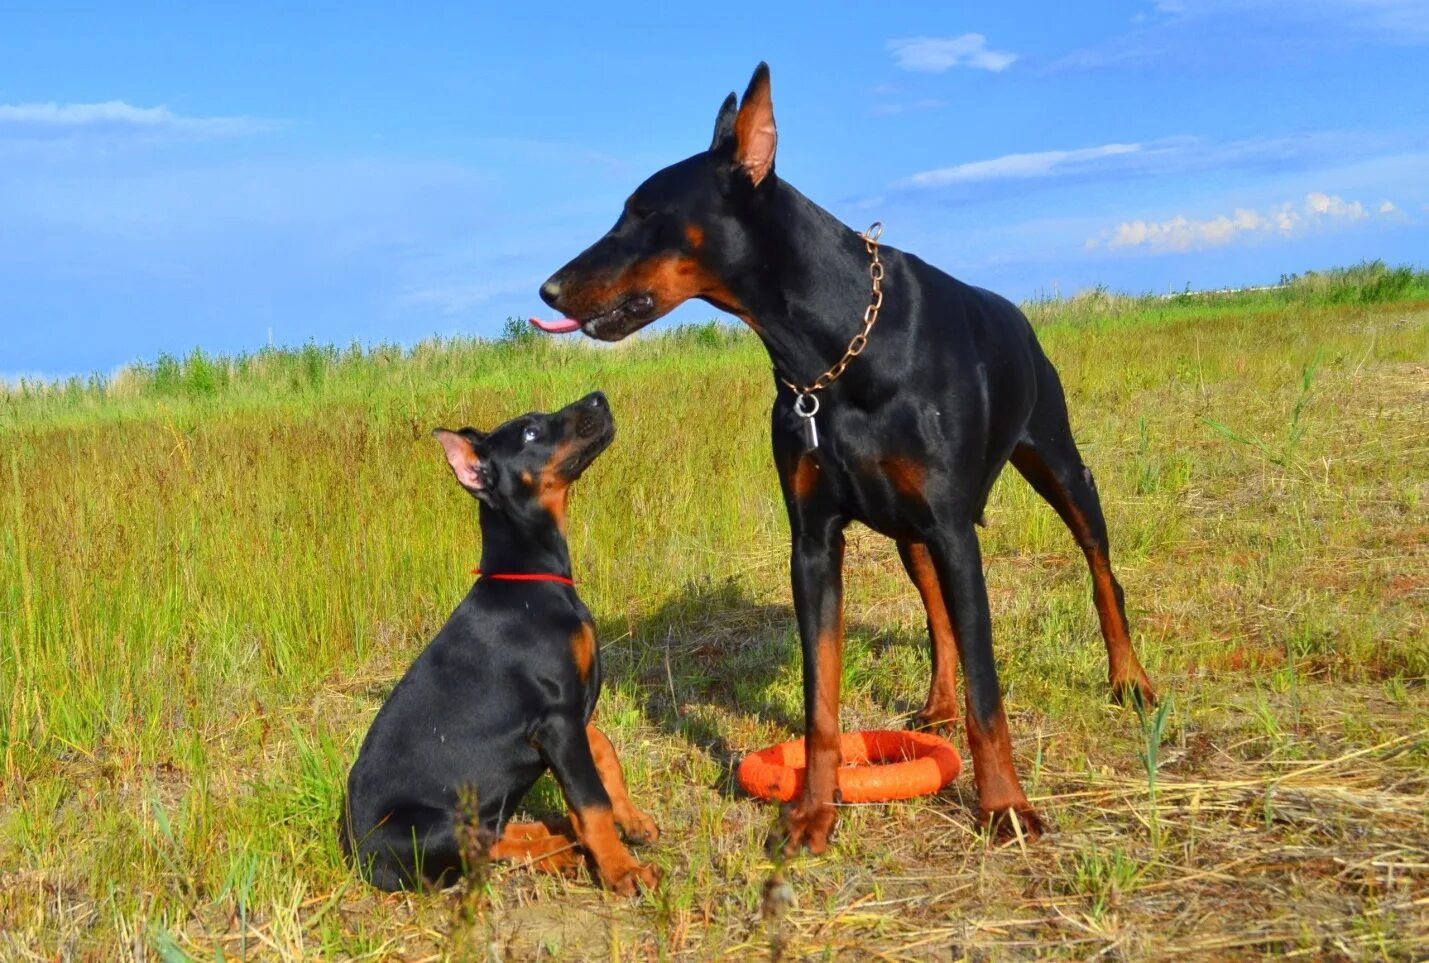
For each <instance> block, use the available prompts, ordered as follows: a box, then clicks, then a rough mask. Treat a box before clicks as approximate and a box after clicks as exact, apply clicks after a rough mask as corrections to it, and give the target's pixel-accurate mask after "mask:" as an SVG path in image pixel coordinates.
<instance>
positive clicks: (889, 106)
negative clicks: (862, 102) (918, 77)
mask: <svg viewBox="0 0 1429 963" xmlns="http://www.w3.org/2000/svg"><path fill="white" fill-rule="evenodd" d="M946 106H948V102H947V101H946V100H939V99H938V98H936V97H924V98H923V99H922V100H911V101H888V102H887V103H882V104H874V105H873V113H874V114H875V115H877V116H880V117H889V116H892V115H893V114H906V113H908V112H910V111H914V110H937V109H938V108H939V107H946Z"/></svg>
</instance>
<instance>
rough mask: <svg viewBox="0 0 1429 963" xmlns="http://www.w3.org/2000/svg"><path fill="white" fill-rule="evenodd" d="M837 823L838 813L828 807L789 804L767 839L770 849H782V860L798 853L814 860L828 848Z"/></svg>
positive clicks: (824, 804) (811, 804)
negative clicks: (802, 852)
mask: <svg viewBox="0 0 1429 963" xmlns="http://www.w3.org/2000/svg"><path fill="white" fill-rule="evenodd" d="M837 820H838V810H837V809H835V808H834V807H833V806H832V805H831V804H829V803H811V802H806V801H804V800H802V799H801V800H799V801H798V802H792V803H789V804H787V805H786V806H785V807H784V810H783V812H782V813H781V815H780V817H779V824H778V826H777V827H776V828H775V830H774V834H773V835H772V836H771V837H770V848H771V849H773V848H776V847H779V848H782V849H783V850H784V855H785V856H793V855H795V854H796V853H798V852H799V850H801V849H807V850H808V851H809V852H810V853H812V854H813V855H815V856H817V855H819V854H820V853H822V852H823V851H824V850H826V849H828V848H829V837H830V836H832V835H833V832H834V823H835V822H836V821H837Z"/></svg>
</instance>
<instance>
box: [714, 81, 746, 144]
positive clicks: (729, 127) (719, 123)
mask: <svg viewBox="0 0 1429 963" xmlns="http://www.w3.org/2000/svg"><path fill="white" fill-rule="evenodd" d="M738 113H739V98H738V97H736V96H735V95H734V92H733V91H731V92H730V95H729V96H728V97H726V98H725V99H724V103H723V104H721V105H720V108H719V115H718V116H716V117H715V129H714V137H713V138H711V140H710V152H711V153H715V154H729V155H731V156H733V155H734V117H735V115H736V114H738Z"/></svg>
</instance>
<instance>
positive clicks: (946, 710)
mask: <svg viewBox="0 0 1429 963" xmlns="http://www.w3.org/2000/svg"><path fill="white" fill-rule="evenodd" d="M961 718H962V715H961V713H960V712H959V711H958V707H957V705H952V706H924V707H923V708H921V709H919V710H918V711H917V712H915V713H913V715H912V716H911V717H909V719H908V728H909V729H910V730H912V731H913V732H931V733H933V734H934V735H940V736H950V735H953V734H954V733H955V732H956V731H957V728H958V721H959V720H960V719H961Z"/></svg>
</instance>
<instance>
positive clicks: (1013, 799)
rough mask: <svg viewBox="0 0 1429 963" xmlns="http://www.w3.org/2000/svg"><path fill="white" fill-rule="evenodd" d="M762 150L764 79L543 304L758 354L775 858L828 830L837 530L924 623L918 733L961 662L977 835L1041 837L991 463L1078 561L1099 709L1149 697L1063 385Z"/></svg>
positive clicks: (1000, 310) (569, 268)
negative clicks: (1104, 679) (994, 601)
mask: <svg viewBox="0 0 1429 963" xmlns="http://www.w3.org/2000/svg"><path fill="white" fill-rule="evenodd" d="M776 140H777V133H776V129H775V124H774V109H773V103H772V100H771V96H770V84H769V69H768V67H767V66H766V65H764V64H760V65H759V67H758V69H756V70H755V72H754V76H753V78H752V79H751V80H750V82H749V86H748V89H747V90H746V91H745V93H744V97H743V98H742V99H741V100H739V101H736V99H735V96H734V94H730V95H729V97H728V98H727V99H726V100H725V102H724V104H723V105H722V106H721V107H720V110H719V114H718V117H717V118H716V121H715V130H714V139H713V141H712V142H711V143H710V146H709V149H708V150H706V151H704V152H702V153H699V154H696V155H694V156H693V157H690V158H687V159H685V160H683V161H680V162H679V163H677V164H674V165H672V166H670V167H667V168H665V169H664V170H662V171H659V172H658V173H656V174H655V175H653V176H652V177H650V179H649V180H647V181H645V183H643V184H641V185H640V186H639V187H638V188H636V190H635V193H633V194H632V195H630V197H629V199H628V200H627V201H626V203H625V210H624V211H623V212H622V214H621V215H620V219H619V220H618V221H616V223H615V226H614V227H613V228H611V229H610V231H609V233H607V234H606V235H605V236H604V237H602V238H601V239H600V240H598V241H596V242H595V243H594V244H593V245H591V246H590V247H589V248H588V249H587V250H585V251H584V252H583V253H581V254H580V255H579V256H577V257H576V258H575V259H574V260H573V261H571V262H570V263H569V264H567V265H566V266H565V267H563V268H561V269H560V270H559V271H557V272H556V273H555V275H553V276H552V277H551V278H550V280H548V281H547V282H546V283H545V284H544V285H543V286H542V288H541V296H542V298H543V299H544V300H545V301H546V302H547V303H548V304H550V305H551V306H552V307H554V308H556V309H557V310H559V311H561V312H563V313H564V314H565V315H567V316H568V317H570V318H572V319H574V322H578V323H579V326H580V329H581V330H582V331H584V332H585V333H586V334H587V335H589V336H591V337H594V338H599V339H601V340H603V341H617V340H619V339H621V338H624V337H626V336H627V335H629V334H631V333H632V332H634V331H636V330H637V329H639V328H641V327H643V326H644V325H646V324H649V323H650V322H651V321H653V320H655V319H656V318H658V317H660V316H661V315H663V314H665V313H666V312H668V311H670V310H671V309H672V308H674V307H675V306H676V305H678V304H680V303H681V302H683V301H685V300H686V299H688V298H700V299H703V300H704V301H707V302H709V303H710V304H713V305H714V306H715V307H717V308H720V309H721V310H724V311H728V312H730V313H731V314H734V315H736V316H738V317H739V318H741V319H742V320H743V321H744V322H745V323H746V324H748V325H749V326H750V327H751V328H752V329H753V330H754V331H755V333H756V334H758V336H759V337H760V339H761V340H762V341H763V342H764V345H765V347H766V348H767V349H768V351H769V356H770V359H771V360H772V361H773V365H774V373H775V378H774V387H775V391H776V393H777V394H776V398H775V401H774V409H773V447H774V461H775V464H776V465H777V466H778V470H779V478H780V482H781V484H782V487H783V492H784V501H785V504H786V506H787V508H788V512H789V524H790V528H791V529H792V535H793V557H792V561H791V570H792V579H793V595H794V608H795V611H796V614H797V618H798V623H799V634H800V637H801V639H802V643H803V657H804V722H805V736H806V739H807V748H808V771H807V778H806V781H805V785H804V791H803V794H802V795H801V797H800V798H798V799H797V800H795V801H794V802H792V803H790V804H789V806H788V807H787V808H786V810H785V812H784V832H785V837H784V840H785V842H784V845H785V849H786V851H787V852H790V853H793V852H796V851H797V850H798V849H799V848H800V847H804V846H806V847H807V848H808V849H809V850H810V851H811V852H814V853H818V852H821V851H822V850H823V849H824V848H825V847H826V846H827V845H828V838H829V834H830V832H831V830H832V828H833V825H834V821H835V808H834V795H835V770H836V768H837V767H838V765H839V718H838V711H839V673H840V666H841V661H842V655H843V597H842V566H843V554H844V536H843V531H844V528H845V527H846V526H847V525H848V524H849V522H850V521H853V520H857V521H861V522H863V523H864V524H866V525H868V526H869V527H870V528H872V529H874V530H875V531H878V532H880V533H882V534H884V535H887V536H888V537H890V538H892V539H895V540H896V541H897V543H898V552H899V555H900V556H901V558H902V560H903V565H904V567H905V568H906V569H907V571H908V575H909V577H910V578H911V579H912V580H913V583H914V584H915V585H916V586H917V588H918V591H919V593H920V594H921V596H922V599H923V604H924V606H925V607H926V609H927V613H928V633H929V636H930V642H931V649H932V670H933V672H932V675H933V679H932V686H931V688H930V690H929V693H928V698H927V702H926V703H925V704H924V706H923V708H922V709H921V710H920V711H919V712H918V713H917V715H916V716H915V718H914V724H915V725H918V726H922V727H943V726H946V725H948V724H949V723H952V722H954V721H955V720H956V719H957V716H958V706H957V694H956V669H955V660H956V661H958V662H961V663H962V669H963V674H964V676H965V677H966V686H967V716H966V718H967V732H968V743H969V746H970V749H971V752H972V760H973V771H974V778H975V781H976V784H977V793H978V804H979V808H980V810H981V819H982V821H983V823H984V825H990V826H991V827H992V828H993V829H994V831H995V832H996V833H998V834H999V835H1006V834H1008V833H1015V832H1016V831H1017V830H1018V829H1019V828H1020V829H1021V831H1023V832H1024V833H1026V834H1028V835H1032V836H1035V835H1037V834H1038V833H1040V832H1041V831H1042V829H1043V828H1044V827H1043V824H1042V821H1041V819H1040V818H1039V817H1038V815H1037V813H1036V812H1035V811H1034V810H1033V808H1032V807H1031V805H1030V804H1029V803H1028V801H1027V797H1026V795H1025V794H1024V793H1023V791H1022V787H1021V785H1020V784H1019V782H1018V779H1017V773H1016V771H1015V769H1014V768H1013V763H1012V743H1011V740H1010V738H1009V736H1008V731H1007V720H1006V716H1005V714H1004V711H1003V707H1002V697H1001V693H1000V691H999V687H998V680H997V667H996V665H995V663H994V660H993V651H992V630H991V624H990V617H989V612H988V599H987V586H986V584H985V582H984V579H983V570H982V558H981V554H980V551H979V546H978V538H977V533H976V531H975V529H974V525H975V523H977V522H978V521H979V520H980V518H981V516H982V512H983V508H984V505H985V503H986V501H987V497H988V493H989V491H990V490H991V488H992V484H993V482H994V481H995V480H996V478H997V476H998V474H999V473H1000V472H1001V471H1002V468H1003V466H1004V465H1005V464H1006V463H1007V462H1008V461H1011V462H1012V464H1013V465H1014V466H1015V467H1016V468H1017V470H1018V471H1019V472H1021V473H1022V475H1023V477H1024V478H1026V479H1027V481H1028V482H1030V483H1031V484H1032V487H1033V488H1035V489H1036V490H1037V492H1038V494H1040V495H1041V496H1042V497H1043V498H1044V499H1046V500H1047V501H1048V502H1049V503H1050V504H1051V506H1052V507H1053V508H1054V509H1055V510H1056V511H1057V514H1058V515H1060V516H1061V518H1062V520H1063V521H1064V522H1065V523H1066V525H1067V527H1068V528H1069V529H1071V532H1072V535H1073V536H1074V537H1075V538H1076V541H1077V544H1078V545H1080V546H1081V548H1082V551H1083V552H1084V553H1085V555H1086V559H1087V563H1088V565H1089V566H1090V568H1091V575H1092V585H1093V599H1094V601H1095V604H1096V610H1097V614H1098V615H1099V616H1100V620H1101V630H1102V635H1103V636H1104V638H1105V639H1106V648H1107V655H1108V657H1109V660H1110V677H1111V687H1112V691H1113V693H1114V695H1115V696H1116V697H1117V698H1118V699H1125V698H1128V697H1130V698H1134V699H1140V700H1144V701H1146V702H1150V701H1151V700H1153V699H1154V695H1153V692H1152V689H1151V684H1150V682H1149V680H1148V679H1147V677H1146V673H1145V671H1144V670H1143V669H1142V667H1141V664H1140V662H1139V661H1138V660H1137V657H1136V654H1135V652H1134V651H1133V650H1132V645H1131V639H1130V636H1129V634H1128V629H1127V620H1126V613H1125V608H1124V605H1123V601H1122V590H1121V586H1120V585H1119V584H1118V583H1117V580H1116V577H1115V576H1114V575H1113V574H1112V568H1111V562H1110V553H1109V549H1108V545H1107V532H1106V523H1105V521H1104V520H1103V518H1102V510H1101V505H1100V502H1099V499H1098V496H1097V489H1096V485H1095V483H1094V482H1093V481H1092V473H1091V471H1089V470H1088V469H1087V467H1086V466H1085V465H1084V464H1083V463H1082V458H1081V455H1080V454H1079V452H1078V451H1077V446H1076V443H1075V442H1074V441H1073V440H1072V431H1071V428H1070V426H1069V424H1068V421H1067V408H1066V401H1065V398H1064V396H1063V393H1062V385H1061V382H1060V380H1059V379H1058V377H1057V372H1056V370H1055V369H1054V368H1053V367H1052V364H1051V362H1050V361H1048V360H1047V357H1046V355H1045V354H1043V352H1042V349H1041V347H1040V346H1039V345H1038V343H1037V338H1036V336H1035V335H1034V333H1033V331H1032V327H1031V325H1030V324H1029V323H1028V321H1027V319H1026V317H1024V316H1023V314H1022V313H1021V312H1020V311H1019V310H1018V309H1017V308H1016V307H1015V306H1014V305H1013V304H1011V303H1010V302H1008V301H1006V300H1004V299H1003V298H1001V297H998V296H997V295H995V294H993V293H991V292H989V291H984V290H982V289H981V288H976V287H971V286H969V285H967V284H964V283H962V282H961V281H958V280H956V279H954V278H952V277H950V276H949V275H947V274H945V273H943V272H942V271H939V270H938V269H936V268H934V267H931V266H930V265H928V264H926V263H924V262H923V261H921V260H919V259H918V258H917V257H915V256H913V255H911V254H906V253H904V252H902V251H898V250H895V249H893V248H891V247H886V246H882V245H880V244H879V243H878V240H877V235H876V234H875V233H870V234H869V235H867V236H864V235H859V234H856V233H855V232H853V231H851V230H849V229H848V228H847V227H845V226H844V225H843V224H841V223H839V222H838V220H837V219H835V218H834V217H833V215H831V214H830V213H828V212H827V211H825V210H823V209H822V208H820V207H819V206H818V205H816V204H814V203H813V202H811V201H809V200H808V199H807V198H805V197H804V196H803V195H802V194H800V193H799V192H798V191H797V190H795V189H794V188H793V187H791V186H789V184H788V183H786V182H785V181H783V180H781V179H780V178H779V177H778V176H777V175H776V174H775V172H774V151H775V143H776ZM870 277H872V282H870ZM860 319H862V320H860ZM851 338H852V340H850V339H851ZM1013 814H1016V820H1015V824H1014V819H1013V818H1012V816H1013Z"/></svg>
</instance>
